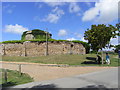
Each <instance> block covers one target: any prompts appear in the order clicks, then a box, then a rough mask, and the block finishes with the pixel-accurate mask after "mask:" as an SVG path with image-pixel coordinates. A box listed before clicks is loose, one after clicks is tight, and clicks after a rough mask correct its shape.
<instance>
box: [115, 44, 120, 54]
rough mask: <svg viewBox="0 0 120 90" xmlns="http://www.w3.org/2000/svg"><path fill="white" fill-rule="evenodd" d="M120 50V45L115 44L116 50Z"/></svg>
mask: <svg viewBox="0 0 120 90" xmlns="http://www.w3.org/2000/svg"><path fill="white" fill-rule="evenodd" d="M118 50H120V45H116V46H115V52H116V53H118Z"/></svg>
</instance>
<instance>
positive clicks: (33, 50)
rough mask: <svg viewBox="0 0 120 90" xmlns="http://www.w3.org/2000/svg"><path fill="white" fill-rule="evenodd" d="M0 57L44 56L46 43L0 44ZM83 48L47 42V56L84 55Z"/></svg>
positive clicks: (71, 44)
mask: <svg viewBox="0 0 120 90" xmlns="http://www.w3.org/2000/svg"><path fill="white" fill-rule="evenodd" d="M0 48H1V52H0V54H1V55H7V56H44V55H45V53H46V42H24V43H6V44H0ZM85 52H86V51H85V48H84V47H83V45H82V44H80V43H73V42H60V41H59V42H58V41H52V42H48V54H49V55H57V54H70V53H71V54H85Z"/></svg>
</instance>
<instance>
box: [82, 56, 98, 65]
mask: <svg viewBox="0 0 120 90" xmlns="http://www.w3.org/2000/svg"><path fill="white" fill-rule="evenodd" d="M86 59H87V60H89V61H84V62H82V63H81V64H98V62H97V61H96V58H95V57H86Z"/></svg>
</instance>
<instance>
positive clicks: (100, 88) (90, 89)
mask: <svg viewBox="0 0 120 90" xmlns="http://www.w3.org/2000/svg"><path fill="white" fill-rule="evenodd" d="M82 89H83V90H118V89H117V88H107V87H106V86H104V85H89V86H86V87H82ZM77 90H81V88H78V89H77Z"/></svg>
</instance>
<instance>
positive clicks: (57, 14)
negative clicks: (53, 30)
mask: <svg viewBox="0 0 120 90" xmlns="http://www.w3.org/2000/svg"><path fill="white" fill-rule="evenodd" d="M62 15H64V11H63V10H62V9H59V8H58V7H55V8H54V9H53V10H52V13H50V14H48V15H47V16H46V17H45V18H44V19H42V21H48V22H50V23H57V22H58V20H59V19H60V18H61V17H62Z"/></svg>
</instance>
